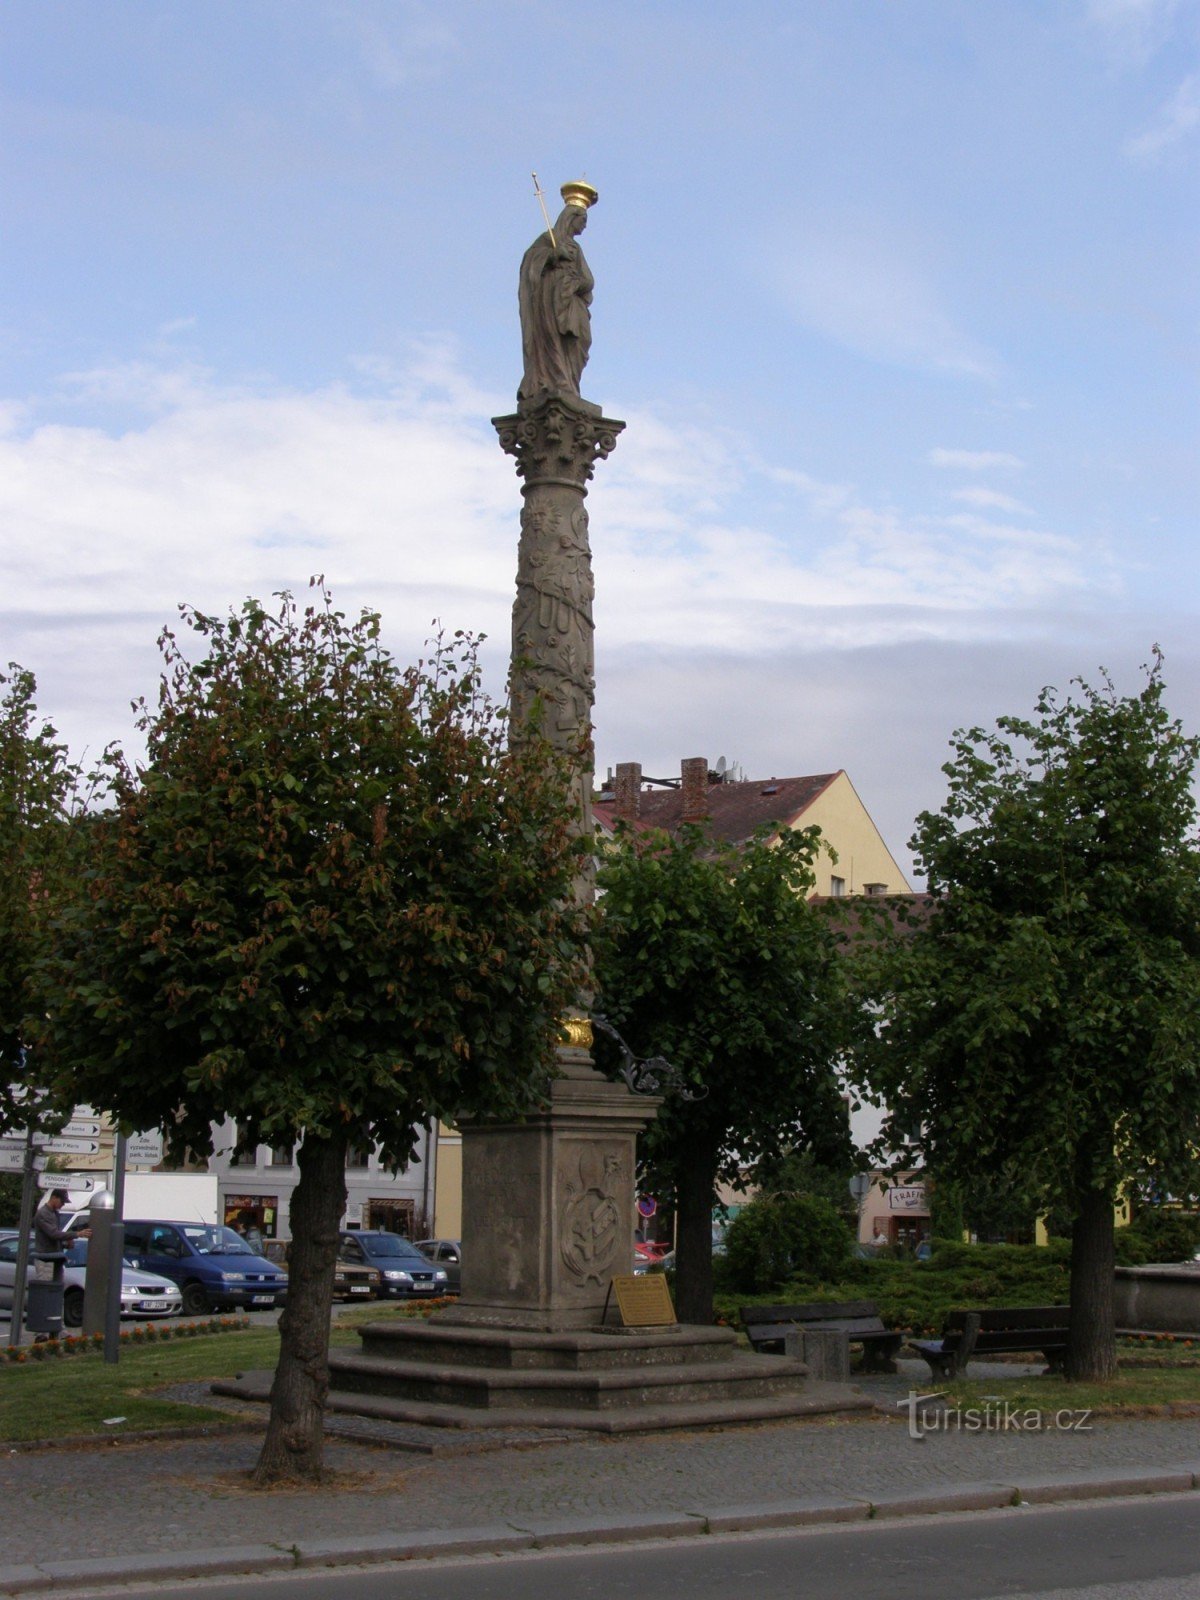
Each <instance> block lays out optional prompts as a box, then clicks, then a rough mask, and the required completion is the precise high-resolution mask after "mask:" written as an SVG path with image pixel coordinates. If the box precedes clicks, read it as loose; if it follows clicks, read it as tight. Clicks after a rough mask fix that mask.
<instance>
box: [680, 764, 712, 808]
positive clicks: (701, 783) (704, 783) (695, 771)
mask: <svg viewBox="0 0 1200 1600" xmlns="http://www.w3.org/2000/svg"><path fill="white" fill-rule="evenodd" d="M679 770H680V773H681V775H682V778H683V783H682V785H681V789H682V794H683V810H682V813H681V814H680V818H679V820H680V821H681V822H706V821H707V820H708V757H707V756H687V757H685V758H684V760H683V761H681V762H680V765H679Z"/></svg>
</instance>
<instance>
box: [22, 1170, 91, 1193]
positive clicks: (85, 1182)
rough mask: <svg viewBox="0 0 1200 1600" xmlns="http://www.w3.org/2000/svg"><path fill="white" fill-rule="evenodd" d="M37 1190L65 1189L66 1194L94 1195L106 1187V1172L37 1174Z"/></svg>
mask: <svg viewBox="0 0 1200 1600" xmlns="http://www.w3.org/2000/svg"><path fill="white" fill-rule="evenodd" d="M37 1186H38V1188H39V1189H66V1190H67V1192H68V1194H94V1193H95V1192H96V1191H97V1190H99V1189H106V1188H107V1187H108V1174H107V1172H39V1173H38V1180H37Z"/></svg>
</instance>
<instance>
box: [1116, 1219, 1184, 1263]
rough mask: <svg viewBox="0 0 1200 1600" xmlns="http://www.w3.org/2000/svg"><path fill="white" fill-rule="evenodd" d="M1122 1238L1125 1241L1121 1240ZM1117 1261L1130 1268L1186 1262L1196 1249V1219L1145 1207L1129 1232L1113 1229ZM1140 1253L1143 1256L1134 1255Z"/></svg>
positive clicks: (1122, 1229)
mask: <svg viewBox="0 0 1200 1600" xmlns="http://www.w3.org/2000/svg"><path fill="white" fill-rule="evenodd" d="M1123 1235H1127V1236H1128V1237H1126V1238H1123V1237H1122V1236H1123ZM1116 1238H1117V1247H1118V1252H1119V1258H1120V1259H1121V1260H1122V1261H1123V1262H1126V1263H1127V1264H1128V1265H1130V1266H1136V1265H1138V1264H1139V1260H1140V1261H1190V1260H1191V1259H1192V1257H1193V1256H1194V1255H1195V1253H1196V1251H1197V1250H1198V1249H1200V1216H1196V1215H1195V1214H1194V1213H1188V1212H1184V1211H1176V1210H1175V1209H1174V1208H1172V1209H1171V1210H1167V1209H1166V1208H1164V1207H1161V1206H1147V1207H1145V1208H1144V1209H1143V1210H1141V1211H1139V1212H1138V1214H1137V1216H1136V1218H1135V1219H1134V1223H1133V1226H1132V1227H1130V1228H1118V1229H1117V1234H1116ZM1139 1250H1140V1251H1141V1252H1143V1253H1141V1254H1140V1256H1139V1255H1138V1254H1135V1253H1134V1252H1137V1251H1139Z"/></svg>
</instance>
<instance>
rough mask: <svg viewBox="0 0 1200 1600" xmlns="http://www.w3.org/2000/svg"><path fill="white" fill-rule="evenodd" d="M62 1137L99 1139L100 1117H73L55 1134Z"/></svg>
mask: <svg viewBox="0 0 1200 1600" xmlns="http://www.w3.org/2000/svg"><path fill="white" fill-rule="evenodd" d="M55 1137H56V1138H62V1139H98V1138H99V1137H100V1118H99V1117H72V1118H71V1120H70V1122H68V1123H65V1124H64V1125H63V1126H62V1127H61V1128H60V1129H59V1130H58V1133H57V1134H56V1135H55Z"/></svg>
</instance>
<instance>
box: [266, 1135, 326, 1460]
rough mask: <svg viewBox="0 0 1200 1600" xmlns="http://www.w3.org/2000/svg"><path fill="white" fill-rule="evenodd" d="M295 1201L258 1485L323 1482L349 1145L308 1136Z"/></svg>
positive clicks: (293, 1199)
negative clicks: (331, 1336) (336, 1270)
mask: <svg viewBox="0 0 1200 1600" xmlns="http://www.w3.org/2000/svg"><path fill="white" fill-rule="evenodd" d="M298 1164H299V1167H300V1181H299V1183H298V1184H297V1185H296V1188H295V1191H294V1193H293V1195H292V1201H291V1213H290V1216H291V1226H292V1242H291V1246H290V1248H289V1250H288V1298H287V1305H286V1306H285V1307H284V1310H283V1314H282V1316H281V1317H280V1319H279V1364H278V1366H277V1367H276V1368H275V1381H274V1383H273V1384H272V1385H271V1418H270V1421H269V1422H268V1424H267V1436H266V1438H265V1439H264V1440H263V1447H262V1453H261V1455H260V1456H259V1458H258V1465H257V1466H256V1467H255V1469H254V1481H255V1483H257V1484H263V1485H265V1484H274V1483H286V1482H289V1481H304V1482H313V1481H314V1480H316V1481H319V1480H320V1477H321V1472H322V1457H323V1453H324V1447H325V1396H326V1395H327V1394H328V1392H329V1320H330V1316H331V1314H332V1309H333V1270H334V1262H335V1261H336V1260H337V1248H338V1224H339V1222H340V1221H341V1218H342V1213H343V1211H345V1209H346V1139H345V1136H344V1135H335V1136H331V1137H329V1138H325V1139H318V1138H315V1137H314V1136H313V1135H312V1134H306V1135H305V1137H304V1140H303V1142H302V1144H301V1145H300V1150H299V1155H298Z"/></svg>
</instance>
